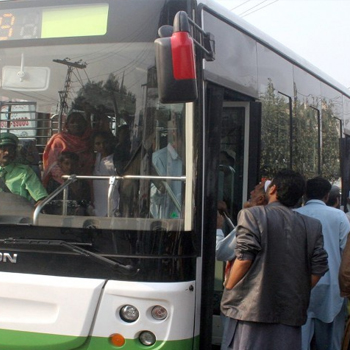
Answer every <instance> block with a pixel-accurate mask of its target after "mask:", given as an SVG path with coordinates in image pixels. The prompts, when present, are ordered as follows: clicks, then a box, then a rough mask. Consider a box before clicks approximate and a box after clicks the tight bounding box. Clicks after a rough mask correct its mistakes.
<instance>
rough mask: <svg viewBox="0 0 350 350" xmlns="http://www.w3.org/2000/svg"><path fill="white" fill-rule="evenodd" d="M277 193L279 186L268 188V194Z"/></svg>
mask: <svg viewBox="0 0 350 350" xmlns="http://www.w3.org/2000/svg"><path fill="white" fill-rule="evenodd" d="M276 192H277V186H276V185H272V186H270V187H269V188H268V193H269V194H270V195H271V194H275V193H276Z"/></svg>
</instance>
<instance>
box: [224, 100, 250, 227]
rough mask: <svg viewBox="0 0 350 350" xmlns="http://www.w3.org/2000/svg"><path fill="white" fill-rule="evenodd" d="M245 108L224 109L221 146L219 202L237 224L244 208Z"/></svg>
mask: <svg viewBox="0 0 350 350" xmlns="http://www.w3.org/2000/svg"><path fill="white" fill-rule="evenodd" d="M244 130H245V108H244V107H224V110H223V119H222V131H221V145H220V173H219V196H218V197H219V200H223V201H224V202H225V203H226V205H227V208H228V213H229V216H230V217H231V218H232V220H233V221H234V222H235V221H236V218H237V214H238V211H239V210H240V209H241V208H242V189H243V165H244V164H243V162H244Z"/></svg>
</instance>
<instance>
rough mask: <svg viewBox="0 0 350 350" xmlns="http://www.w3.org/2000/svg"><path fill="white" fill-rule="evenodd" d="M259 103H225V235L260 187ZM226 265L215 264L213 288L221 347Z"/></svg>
mask: <svg viewBox="0 0 350 350" xmlns="http://www.w3.org/2000/svg"><path fill="white" fill-rule="evenodd" d="M260 107H261V106H260V103H257V102H231V101H224V103H223V109H222V118H221V120H222V122H221V136H220V155H219V179H218V200H219V201H224V202H225V203H226V206H227V211H228V217H229V220H228V219H227V220H226V221H225V223H224V227H223V231H224V234H225V235H227V234H229V233H230V232H231V231H232V230H233V227H234V226H235V225H236V224H237V214H238V212H239V211H240V210H241V209H242V207H243V204H244V203H245V202H246V201H247V200H248V199H249V193H250V191H251V190H252V189H253V188H254V186H255V185H256V184H257V183H258V168H259V167H258V161H259V150H260V121H261V108H260ZM224 268H225V262H222V261H216V265H215V284H214V318H213V344H220V341H221V334H222V327H221V320H220V317H219V314H220V300H221V296H222V292H223V280H224Z"/></svg>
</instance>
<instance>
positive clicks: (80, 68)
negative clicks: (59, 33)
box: [0, 42, 185, 219]
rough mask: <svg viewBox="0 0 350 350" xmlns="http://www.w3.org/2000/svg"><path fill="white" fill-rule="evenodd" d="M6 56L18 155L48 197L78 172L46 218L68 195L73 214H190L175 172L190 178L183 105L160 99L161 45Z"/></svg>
mask: <svg viewBox="0 0 350 350" xmlns="http://www.w3.org/2000/svg"><path fill="white" fill-rule="evenodd" d="M68 53H69V54H68ZM67 56H69V58H67ZM0 59H1V62H2V65H3V76H2V78H3V79H5V78H6V84H3V87H2V89H1V97H0V119H1V132H11V133H13V134H15V135H16V136H17V137H18V138H19V139H20V143H21V145H22V146H21V149H20V156H21V157H20V158H17V160H16V161H17V162H21V163H25V164H27V165H29V166H30V167H32V168H33V169H34V170H35V171H36V173H37V175H38V176H39V177H40V179H41V180H42V182H43V184H44V186H45V188H46V189H47V191H48V193H52V192H54V191H55V190H56V189H57V188H58V187H60V186H61V185H62V184H63V182H64V181H65V178H63V177H62V176H63V175H72V174H76V175H78V179H76V181H74V182H73V183H72V184H71V185H69V189H68V191H67V193H64V192H62V193H61V194H60V195H57V196H56V197H55V198H54V199H53V200H52V201H51V202H50V203H49V205H48V206H47V208H46V214H54V215H59V214H62V201H66V202H68V209H67V213H66V214H67V215H76V216H79V215H81V216H100V217H103V216H110V215H109V214H111V215H112V216H114V217H142V218H170V219H171V218H173V219H175V218H181V217H182V216H183V205H182V203H183V199H184V195H183V193H184V182H183V180H176V179H174V178H173V177H179V176H181V175H184V174H185V170H184V164H185V159H184V154H185V151H184V147H185V145H184V115H183V114H184V106H183V105H166V106H165V105H161V104H160V103H159V102H158V96H157V86H156V71H155V67H154V47H153V43H145V42H143V43H119V44H113V43H109V44H96V45H93V44H91V45H74V46H73V45H70V46H46V47H27V48H9V49H3V50H1V51H0ZM18 73H20V74H18ZM21 79H22V81H21ZM3 83H5V80H4V81H3ZM81 176H88V177H90V179H89V178H86V179H85V178H81ZM91 176H95V178H94V179H93V180H91ZM159 176H160V177H159ZM167 177H171V178H167ZM112 182H113V183H112Z"/></svg>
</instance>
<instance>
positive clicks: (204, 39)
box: [158, 11, 215, 62]
mask: <svg viewBox="0 0 350 350" xmlns="http://www.w3.org/2000/svg"><path fill="white" fill-rule="evenodd" d="M181 12H182V11H181ZM178 13H179V12H178ZM181 16H185V17H187V18H186V19H187V21H188V23H189V24H191V25H192V26H193V27H194V28H195V29H197V30H198V32H199V33H200V41H201V42H198V41H197V40H196V39H194V38H193V37H192V39H193V42H194V44H195V45H196V46H197V47H198V48H199V49H201V50H202V51H203V52H204V59H205V60H206V61H209V62H211V61H214V60H215V37H214V35H213V34H211V33H210V32H205V31H204V30H203V29H202V28H201V27H200V26H199V25H198V24H197V23H195V22H194V21H193V20H192V19H191V18H189V17H188V16H187V13H186V12H182V13H181ZM186 19H183V20H182V22H181V24H182V23H186V22H185V21H186ZM181 29H182V30H183V28H180V30H181ZM173 32H174V26H170V25H164V26H161V27H160V28H159V29H158V35H159V37H161V38H170V37H171V36H172V35H173Z"/></svg>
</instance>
